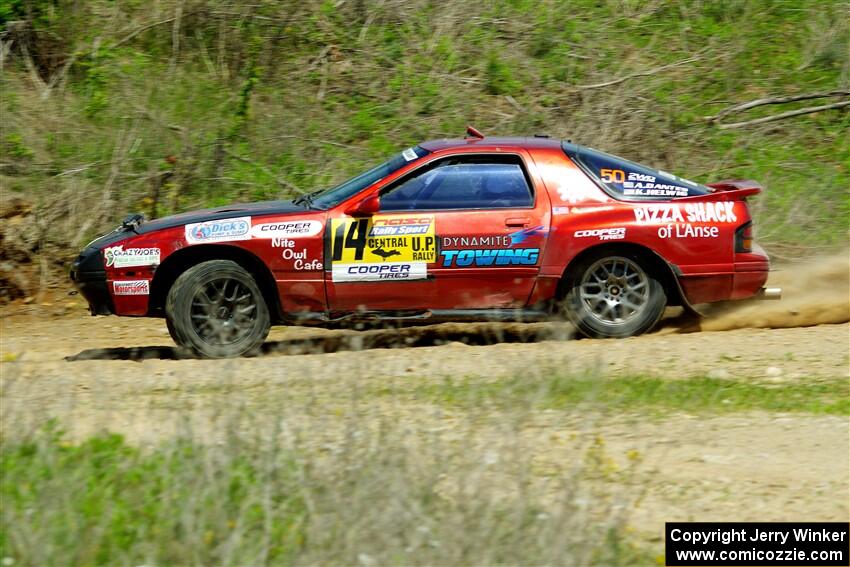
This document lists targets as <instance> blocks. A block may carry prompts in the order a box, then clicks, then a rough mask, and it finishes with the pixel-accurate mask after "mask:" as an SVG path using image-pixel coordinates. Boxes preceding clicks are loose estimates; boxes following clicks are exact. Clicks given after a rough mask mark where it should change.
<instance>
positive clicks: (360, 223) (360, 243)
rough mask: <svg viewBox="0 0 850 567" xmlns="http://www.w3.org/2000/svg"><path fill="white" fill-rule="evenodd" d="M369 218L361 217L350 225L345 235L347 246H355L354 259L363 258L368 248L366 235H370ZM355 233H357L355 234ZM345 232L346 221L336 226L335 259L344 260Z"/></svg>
mask: <svg viewBox="0 0 850 567" xmlns="http://www.w3.org/2000/svg"><path fill="white" fill-rule="evenodd" d="M368 229H369V219H359V220H356V221H354V222H352V223H351V224H349V225H348V234H347V235H346V236H345V248H354V260H355V261H356V260H362V259H363V251H364V250H365V249H366V236H367V235H368ZM355 233H357V234H356V235H355ZM344 234H345V223H340V225H339V226H338V227H336V234H334V249H333V261H334V262H339V261H340V260H342V249H343V235H344Z"/></svg>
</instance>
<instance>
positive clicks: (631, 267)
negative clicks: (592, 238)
mask: <svg viewBox="0 0 850 567" xmlns="http://www.w3.org/2000/svg"><path fill="white" fill-rule="evenodd" d="M666 304H667V296H666V294H665V293H664V286H662V285H661V283H660V282H659V281H658V279H656V277H655V276H654V275H653V274H652V272H651V271H650V270H649V269H648V268H647V263H646V262H645V261H644V260H643V259H642V258H641V257H640V256H638V255H635V254H629V253H618V254H612V253H602V254H596V255H594V256H591V257H589V258H587V259H585V260H584V261H582V262H581V263H580V264H579V265H578V266H577V267H576V269H575V270H574V271H573V273H572V278H571V283H570V288H569V290H568V292H567V296H566V298H565V301H564V308H565V310H566V314H567V317H569V319H570V321H572V323H573V324H574V325H575V326H576V327H578V329H579V331H581V332H582V333H583V334H584V335H587V336H589V337H599V338H623V337H632V336H635V335H640V334H641V333H645V332H647V331H649V330H650V329H652V327H654V326H655V324H656V323H657V322H658V320H659V319H660V318H661V315H662V314H663V312H664V307H665V306H666Z"/></svg>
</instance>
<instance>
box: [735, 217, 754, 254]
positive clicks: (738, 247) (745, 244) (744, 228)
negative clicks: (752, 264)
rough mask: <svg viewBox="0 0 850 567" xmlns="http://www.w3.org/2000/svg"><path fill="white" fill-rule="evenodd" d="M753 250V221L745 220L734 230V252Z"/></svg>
mask: <svg viewBox="0 0 850 567" xmlns="http://www.w3.org/2000/svg"><path fill="white" fill-rule="evenodd" d="M752 251H753V221H747V222H745V223H744V224H742V225H741V226H739V227H738V230H736V231H735V252H752Z"/></svg>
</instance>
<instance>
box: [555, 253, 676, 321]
mask: <svg viewBox="0 0 850 567" xmlns="http://www.w3.org/2000/svg"><path fill="white" fill-rule="evenodd" d="M603 253H605V254H624V253H630V254H633V255H636V256H638V257H639V258H641V259H642V260H643V261H644V262H645V263H646V265H645V266H644V267H645V269H647V270H649V271H650V272H651V273H652V274H653V275H654V276H655V277H657V278H658V281H659V282H660V283H661V285H662V287H663V288H664V293H665V294H666V295H667V304H668V305H682V306H684V307H686V308H688V309H692V308H691V306H690V304H689V303H688V300H687V298H686V297H685V294H684V293H683V291H682V288H681V286H680V285H679V279H678V277H677V276H676V270H677V269H678V268H677V267H676V266H675V265H673V264H670V263H669V262H667V261H666V260H665V259H664V258H662V257H661V255H660V254H658V252H656V251H655V250H652V249H651V248H647V247H646V246H642V245H640V244H635V243H632V242H605V243H601V244H597V245H595V246H590V247H588V248H585V249H584V250H582V251H581V252H579V253H578V254H576V255H575V256H574V257H573V259H572V260H570V262H569V263H568V264H567V266H566V267H565V268H564V271H563V273H562V274H561V279H560V281H559V282H558V292H557V297H558V299H559V300H560V299H563V298H565V297H566V296H567V292H569V290H570V287H571V286H572V284H573V282H574V281H575V279H576V278H577V277H578V276H579V274H578V273H577V270H576V268H577V266H580V265H581V264H582V262H583V261H584V260H585V259H587V258H589V257H590V256H596V255H599V254H603Z"/></svg>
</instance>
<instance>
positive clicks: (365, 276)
mask: <svg viewBox="0 0 850 567" xmlns="http://www.w3.org/2000/svg"><path fill="white" fill-rule="evenodd" d="M530 163H531V160H530V159H529V158H528V156H527V155H525V154H519V153H517V154H504V153H499V154H465V153H464V154H458V155H452V156H444V157H438V158H435V159H433V160H431V161H429V162H427V163H425V164H424V165H422V166H420V167H419V168H417V169H415V170H413V171H412V172H410V173H408V174H407V175H405V176H403V177H401V178H400V179H398V180H397V181H395V182H393V183H391V184H390V185H388V186H387V187H384V188H382V189H381V191H380V193H381V208H380V212H379V213H378V214H376V215H373V216H371V217H366V218H353V217H348V216H346V215H344V214H341V213H340V214H339V215H337V216H336V218H332V219H330V222H329V223H328V225H329V232H330V234H329V235H328V238H327V241H328V243H329V250H328V252H329V257H330V258H331V272H330V273H329V274H328V273H326V275H327V276H328V278H327V289H328V301H329V304H330V308H331V311H350V310H357V309H361V310H368V311H373V310H424V309H441V310H443V309H493V308H517V307H523V306H524V305H525V304H526V302H527V301H528V298H529V296H530V294H531V290H532V288H533V286H534V283H535V281H536V278H537V275H538V273H539V266H540V259H541V258H542V256H543V249H544V246H545V242H546V236H547V234H548V227H549V222H550V204H549V200H548V196H547V195H546V192H545V191H544V190H542V189H540V188H542V184H541V183H540V181H539V179H538V178H537V175H536V171H534V170H533V168H531V167H529V164H530Z"/></svg>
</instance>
